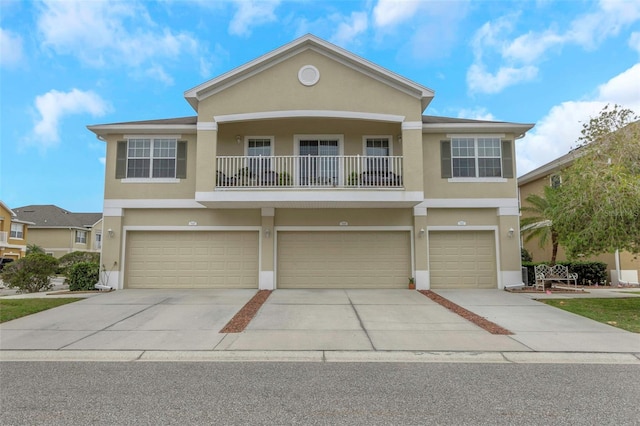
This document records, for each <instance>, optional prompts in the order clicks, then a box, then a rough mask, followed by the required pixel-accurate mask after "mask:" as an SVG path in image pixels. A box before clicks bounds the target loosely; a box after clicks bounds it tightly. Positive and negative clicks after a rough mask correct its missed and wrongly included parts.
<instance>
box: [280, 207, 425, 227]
mask: <svg viewBox="0 0 640 426" xmlns="http://www.w3.org/2000/svg"><path fill="white" fill-rule="evenodd" d="M340 222H347V223H348V225H347V226H345V229H348V227H349V226H413V209H276V216H275V226H340Z"/></svg>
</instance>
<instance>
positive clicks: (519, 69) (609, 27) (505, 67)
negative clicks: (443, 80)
mask: <svg viewBox="0 0 640 426" xmlns="http://www.w3.org/2000/svg"><path fill="white" fill-rule="evenodd" d="M516 18H517V17H516V16H505V17H501V18H499V19H497V20H496V21H494V22H487V23H486V24H484V25H483V26H482V27H481V28H480V29H479V30H478V31H477V32H476V34H475V36H474V39H473V50H474V56H475V61H474V63H473V64H472V65H471V66H470V68H469V72H468V73H467V84H468V86H469V90H470V91H471V92H480V93H497V92H498V91H501V90H503V89H505V88H506V87H508V86H512V85H514V84H517V83H520V82H523V81H527V80H530V79H532V78H535V76H536V75H537V67H536V66H535V65H532V64H534V63H539V62H540V61H541V60H543V59H544V57H545V55H547V54H548V52H549V51H551V50H552V49H557V50H560V49H561V48H562V47H563V46H565V45H571V44H572V45H577V46H580V47H582V48H583V49H593V48H595V47H597V46H598V45H599V44H600V43H602V41H603V40H605V39H606V38H607V37H611V36H615V35H617V34H619V32H620V31H621V29H622V28H624V27H626V26H629V25H630V24H632V23H634V22H636V21H638V20H639V19H640V2H637V1H620V0H601V1H600V2H599V3H598V4H597V6H596V8H595V10H594V11H590V12H586V13H583V14H582V15H580V16H577V17H576V18H575V19H574V20H572V21H570V22H569V23H568V24H567V26H566V29H565V30H564V31H561V30H558V28H557V27H558V26H559V24H557V23H552V24H550V26H549V28H547V29H544V30H542V31H539V32H533V31H530V32H528V33H526V34H523V35H520V36H517V37H515V38H514V39H513V40H511V41H510V40H509V37H510V35H511V33H512V32H513V30H514V28H516V27H517V25H515V24H516ZM634 34H636V33H634ZM639 38H640V36H635V35H632V36H631V38H630V40H629V45H630V46H631V47H632V48H634V49H637V50H638V51H640V40H638V39H639ZM491 53H493V54H496V53H497V54H498V55H499V57H498V60H493V61H492V63H495V64H497V65H496V67H497V68H498V71H496V72H495V73H491V72H489V71H487V70H486V68H487V67H486V65H485V62H486V60H484V59H483V57H484V56H486V55H487V54H491ZM486 78H488V79H489V80H491V82H490V83H489V82H487V81H485V80H484V79H486ZM495 81H498V82H502V83H503V84H502V85H499V86H498V87H500V88H499V90H496V85H495V84H494V83H495Z"/></svg>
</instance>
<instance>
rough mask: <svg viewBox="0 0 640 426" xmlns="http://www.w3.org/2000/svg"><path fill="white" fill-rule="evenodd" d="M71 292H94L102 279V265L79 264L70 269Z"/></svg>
mask: <svg viewBox="0 0 640 426" xmlns="http://www.w3.org/2000/svg"><path fill="white" fill-rule="evenodd" d="M67 278H68V279H69V290H71V291H82V290H93V289H94V285H95V284H96V283H97V282H98V280H99V279H100V265H99V264H98V263H96V262H79V263H76V264H73V265H72V266H71V267H70V268H69V273H68V274H67Z"/></svg>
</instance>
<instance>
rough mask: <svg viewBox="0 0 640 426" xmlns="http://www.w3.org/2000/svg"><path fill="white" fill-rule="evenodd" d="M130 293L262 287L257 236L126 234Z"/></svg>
mask: <svg viewBox="0 0 640 426" xmlns="http://www.w3.org/2000/svg"><path fill="white" fill-rule="evenodd" d="M125 269H126V273H125V283H124V285H125V288H257V287H258V233H257V232H198V231H192V232H163V231H158V232H155V231H153V232H151V231H132V232H129V233H128V234H127V253H126V265H125Z"/></svg>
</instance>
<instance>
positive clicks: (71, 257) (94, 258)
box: [57, 251, 100, 278]
mask: <svg viewBox="0 0 640 426" xmlns="http://www.w3.org/2000/svg"><path fill="white" fill-rule="evenodd" d="M80 262H92V263H100V253H92V252H88V251H74V252H71V253H67V254H65V255H64V256H62V257H61V258H60V263H59V265H58V271H57V273H58V274H62V275H65V276H67V278H68V275H69V271H70V268H71V267H72V266H73V265H75V264H76V263H80Z"/></svg>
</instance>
